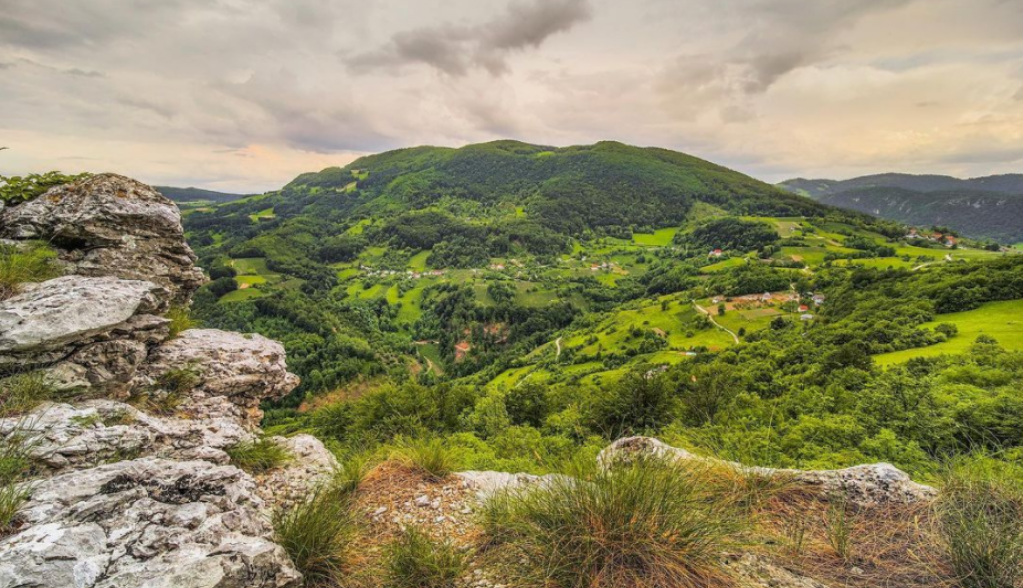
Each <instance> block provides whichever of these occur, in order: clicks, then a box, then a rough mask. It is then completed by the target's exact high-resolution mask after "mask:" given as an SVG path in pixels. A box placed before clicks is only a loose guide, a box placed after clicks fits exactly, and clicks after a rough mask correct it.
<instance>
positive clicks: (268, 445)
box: [225, 437, 292, 474]
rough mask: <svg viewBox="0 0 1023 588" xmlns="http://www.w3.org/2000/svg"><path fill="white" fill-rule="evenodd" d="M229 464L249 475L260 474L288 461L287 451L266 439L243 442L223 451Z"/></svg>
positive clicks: (289, 455) (289, 458) (288, 454)
mask: <svg viewBox="0 0 1023 588" xmlns="http://www.w3.org/2000/svg"><path fill="white" fill-rule="evenodd" d="M225 451H226V452H227V455H228V456H229V457H230V458H231V463H233V464H234V465H236V466H238V467H239V468H241V469H243V470H245V471H246V472H249V473H250V474H261V473H263V472H267V471H270V470H272V469H274V468H277V467H280V466H281V465H283V464H285V463H286V462H288V461H289V460H291V457H292V456H291V454H290V453H289V452H288V450H287V449H285V448H283V447H281V446H280V445H278V444H277V443H275V442H274V441H273V440H272V439H268V438H266V437H264V438H261V439H257V440H255V441H243V442H241V443H239V444H237V445H235V446H233V447H228V448H227V449H225Z"/></svg>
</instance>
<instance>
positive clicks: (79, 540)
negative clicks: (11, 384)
mask: <svg viewBox="0 0 1023 588" xmlns="http://www.w3.org/2000/svg"><path fill="white" fill-rule="evenodd" d="M0 235H2V236H4V237H10V238H12V239H15V241H13V242H12V243H14V244H17V243H19V241H18V240H24V239H45V240H47V241H49V242H50V244H51V245H53V246H55V247H58V248H59V255H60V257H61V259H62V260H63V261H64V262H65V269H66V270H67V272H68V273H69V274H70V275H65V276H63V277H60V278H56V279H52V280H49V281H46V282H42V283H38V284H21V285H20V287H19V289H18V292H19V293H18V294H17V295H15V296H13V297H11V298H8V299H7V300H3V301H0V375H4V374H10V373H21V372H26V371H29V370H38V371H40V372H42V373H43V374H44V376H45V379H46V380H47V382H48V383H49V384H51V385H53V386H54V387H56V388H60V389H62V390H64V391H66V392H68V393H69V394H68V397H69V398H92V399H91V400H77V401H70V402H66V403H53V404H44V405H42V406H39V407H37V408H36V409H35V410H33V411H31V412H29V413H28V414H22V415H17V416H13V417H10V418H6V419H0V445H7V446H12V447H13V446H17V447H19V448H20V449H19V450H23V451H25V454H26V456H27V458H28V459H29V460H30V461H31V462H32V473H33V477H32V479H30V480H28V481H26V482H24V483H23V484H22V486H21V489H22V490H25V491H26V492H27V493H28V494H29V499H28V501H27V503H25V504H24V505H23V507H22V508H21V509H20V510H19V512H18V515H17V516H16V517H15V520H14V527H13V528H9V529H2V530H0V531H3V532H7V533H9V535H7V536H0V588H27V587H29V586H31V587H33V588H66V587H72V586H73V587H75V588H155V587H157V586H160V587H166V588H170V587H174V588H249V587H254V588H297V587H298V586H300V585H301V576H300V574H299V573H298V571H297V570H296V569H295V567H294V565H293V564H292V562H291V560H290V559H289V557H288V555H287V554H286V553H285V551H284V549H283V548H281V547H280V546H279V545H277V544H275V543H274V542H273V533H272V529H271V528H270V525H269V517H268V515H269V511H270V508H271V507H272V506H273V505H275V504H281V503H283V502H285V501H286V500H289V499H290V500H293V499H295V498H297V497H298V496H299V495H300V494H302V493H303V492H304V491H305V490H307V489H308V488H309V487H310V486H312V485H314V484H316V483H318V482H319V481H321V480H322V479H323V478H324V477H325V476H327V475H329V474H330V472H332V471H333V469H334V467H336V465H337V464H336V461H334V458H333V456H332V455H331V454H330V452H328V451H327V450H326V449H325V448H324V446H323V444H322V443H320V442H319V441H318V440H316V439H315V438H312V437H309V436H299V437H295V438H292V439H284V438H275V439H276V442H278V443H280V444H281V445H283V446H285V448H286V449H287V450H288V451H290V452H291V453H292V454H293V455H294V459H293V460H291V461H290V462H289V464H288V466H287V467H285V468H282V469H280V470H279V471H276V472H272V473H270V474H264V475H261V476H260V477H259V478H253V477H252V476H251V475H249V474H247V473H245V472H244V471H242V470H240V469H238V468H237V467H235V466H233V465H231V464H230V462H231V459H230V454H229V451H230V449H231V448H232V447H234V446H236V445H238V444H240V443H246V442H252V441H254V440H256V439H257V438H258V436H259V435H260V434H261V431H260V430H259V428H258V424H259V419H260V418H261V416H262V413H261V412H260V410H259V403H260V402H261V401H262V400H264V399H267V398H279V397H281V396H283V395H285V394H287V393H288V392H290V391H292V390H293V389H294V388H295V386H297V385H298V378H297V377H296V376H295V375H293V374H291V373H289V372H288V370H287V365H286V363H285V355H284V349H283V347H282V346H281V345H280V344H279V343H277V342H275V341H270V340H269V339H266V338H264V337H260V336H258V335H240V334H236V333H227V332H224V331H217V330H191V331H185V332H183V333H180V334H179V336H177V337H175V338H174V339H168V337H169V323H170V321H169V320H168V319H167V318H164V317H163V316H162V315H164V314H165V313H166V312H167V311H168V309H169V308H170V307H171V305H173V304H182V305H186V304H187V303H188V302H189V300H190V296H191V293H192V292H193V291H194V290H195V288H197V287H198V286H199V285H200V284H201V283H202V282H203V281H204V279H203V274H202V272H201V270H200V269H199V268H197V267H195V265H194V261H195V256H194V255H193V254H192V251H191V250H190V249H189V248H188V246H187V245H186V244H185V242H184V239H183V231H182V228H181V222H180V214H179V213H178V211H177V208H176V207H175V206H174V204H173V203H171V202H170V201H169V200H167V199H165V198H163V197H162V196H161V195H160V194H159V193H157V192H156V191H155V190H153V189H152V188H149V187H148V186H145V185H143V184H140V183H138V182H136V181H134V180H130V179H128V178H124V177H121V176H116V175H112V174H104V175H100V176H94V177H92V178H89V179H86V180H83V181H80V182H76V183H74V184H69V185H66V186H61V187H58V188H53V189H51V190H49V191H48V192H46V193H45V194H44V195H42V196H40V197H39V198H37V199H36V200H33V201H30V202H27V203H24V204H19V205H17V206H11V207H7V208H3V209H0ZM5 243H6V241H5ZM71 393H73V394H71ZM121 400H129V401H135V400H137V401H138V402H137V403H135V405H131V404H127V403H125V402H122V401H121ZM154 412H156V413H157V414H154Z"/></svg>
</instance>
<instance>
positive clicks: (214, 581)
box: [0, 458, 300, 588]
mask: <svg viewBox="0 0 1023 588" xmlns="http://www.w3.org/2000/svg"><path fill="white" fill-rule="evenodd" d="M261 507H262V502H261V501H260V499H259V498H258V497H257V496H256V495H255V488H254V487H253V481H252V478H250V477H249V476H248V475H246V474H245V473H244V472H242V471H241V470H239V469H237V468H234V467H230V466H217V465H212V464H210V463H208V462H205V461H186V462H178V461H169V460H163V459H156V458H145V459H137V460H133V461H123V462H119V463H115V464H110V465H104V466H100V467H96V468H92V469H87V470H79V471H73V472H68V473H66V474H62V475H59V476H56V477H54V478H50V479H49V480H44V481H41V482H35V483H34V485H33V490H32V498H31V499H30V500H29V501H28V503H27V504H26V505H25V507H24V508H23V509H22V511H21V516H22V520H23V523H24V526H23V528H22V529H20V530H19V531H18V532H16V533H15V534H13V535H11V536H9V537H6V538H4V539H3V540H0V588H15V587H27V586H33V587H37V588H67V587H72V586H73V587H75V588H143V587H145V588H155V587H157V586H159V587H164V588H297V587H298V586H299V585H300V575H299V573H298V572H297V570H295V568H294V566H293V565H292V563H291V561H290V560H289V559H288V557H287V555H286V554H285V552H284V550H283V549H282V548H281V547H280V546H278V545H276V544H274V543H273V542H272V541H271V540H270V539H269V537H270V535H271V530H270V528H269V523H268V522H267V521H266V519H265V517H263V516H261V515H260V512H259V511H260V508H261Z"/></svg>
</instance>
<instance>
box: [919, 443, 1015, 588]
mask: <svg viewBox="0 0 1023 588" xmlns="http://www.w3.org/2000/svg"><path fill="white" fill-rule="evenodd" d="M935 508H936V511H937V520H938V531H939V536H940V538H941V539H942V542H943V543H944V547H945V549H946V550H947V553H948V561H949V563H950V564H951V566H952V569H953V571H954V573H955V576H956V578H957V579H958V581H959V585H960V586H962V588H1004V587H1007V586H1019V585H1020V582H1023V471H1020V468H1019V467H1016V466H1011V465H1008V464H1005V463H1000V462H997V461H995V460H993V459H990V458H986V457H981V458H979V459H972V460H959V461H957V462H955V463H953V464H951V465H950V466H949V467H948V468H947V469H946V471H945V472H944V473H943V476H942V484H941V494H940V495H939V498H938V501H937V503H936V505H935Z"/></svg>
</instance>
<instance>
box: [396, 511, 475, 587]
mask: <svg viewBox="0 0 1023 588" xmlns="http://www.w3.org/2000/svg"><path fill="white" fill-rule="evenodd" d="M384 558H385V562H386V564H385V565H386V568H387V585H388V586H389V587H391V588H453V587H454V586H455V581H456V580H457V579H458V577H459V576H460V575H461V574H462V572H463V571H464V570H465V568H466V560H465V556H464V555H463V554H462V553H461V552H459V551H458V550H457V549H456V548H455V546H454V545H452V544H451V543H449V542H447V541H437V540H435V539H433V538H431V537H430V536H429V535H427V534H426V533H424V532H423V531H420V530H419V529H417V528H416V527H411V526H410V527H406V528H405V529H404V530H403V531H402V532H401V534H400V535H398V538H397V539H395V540H394V541H393V542H392V543H391V544H390V545H388V546H387V549H386V551H385V553H384Z"/></svg>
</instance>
